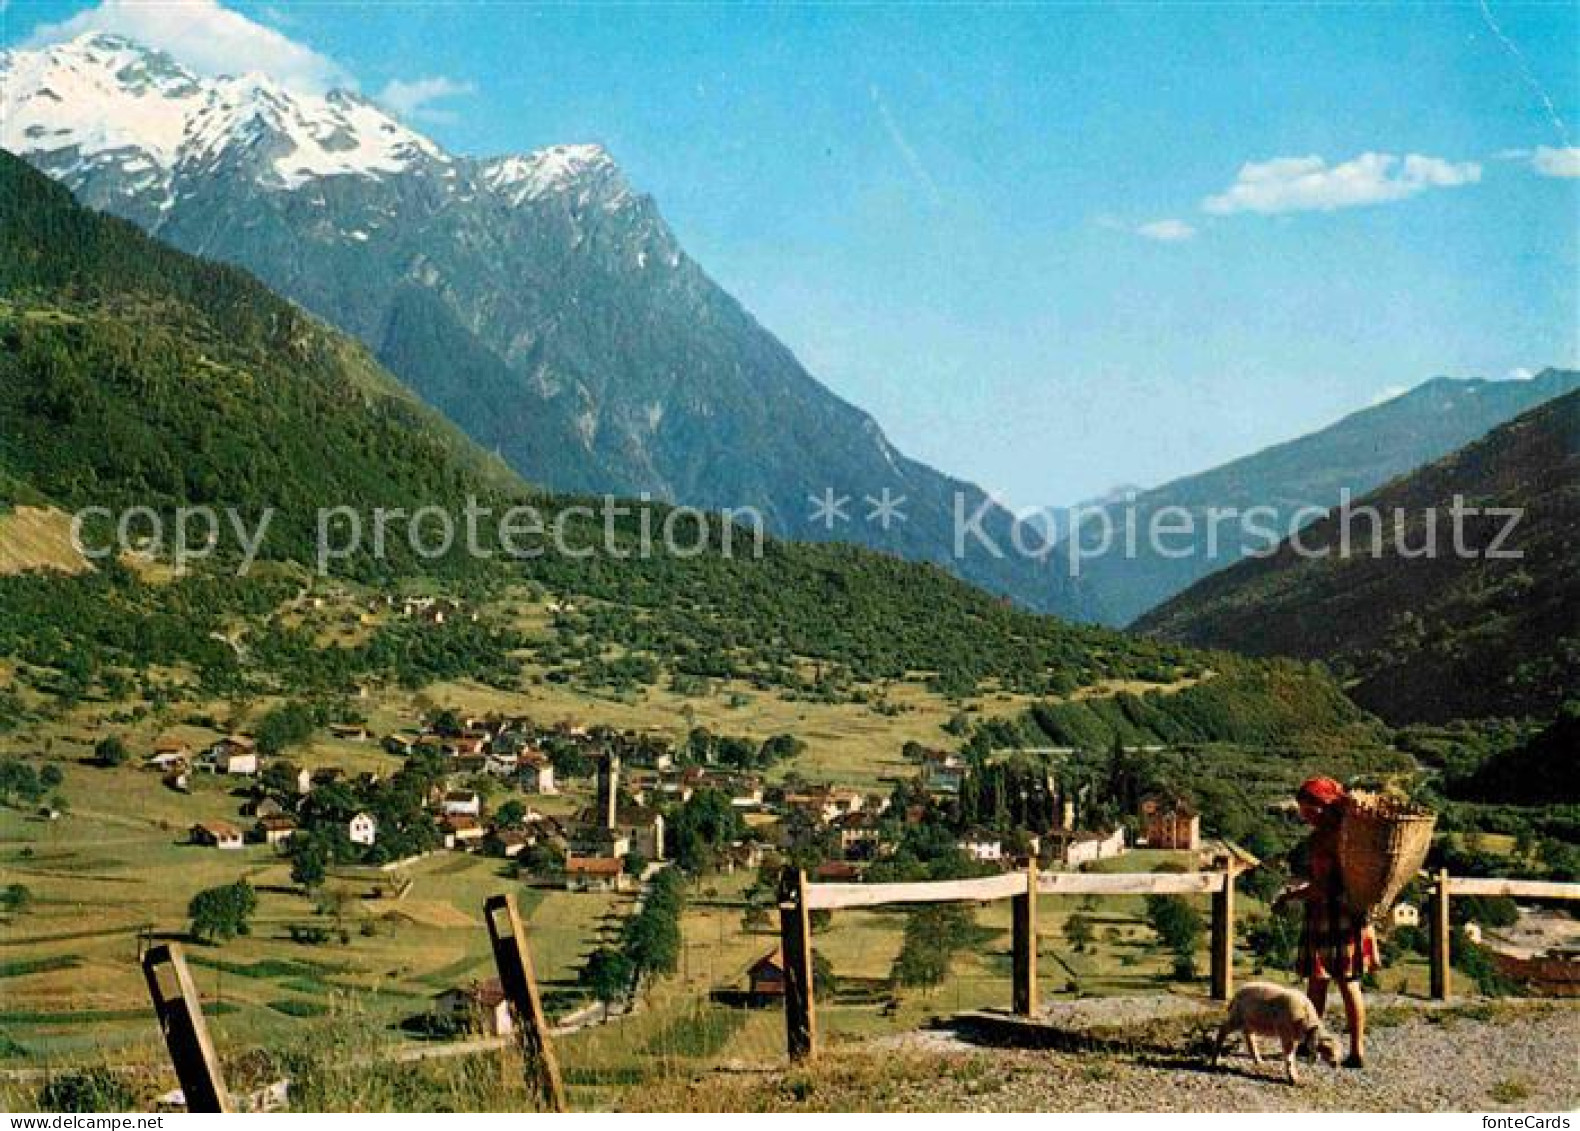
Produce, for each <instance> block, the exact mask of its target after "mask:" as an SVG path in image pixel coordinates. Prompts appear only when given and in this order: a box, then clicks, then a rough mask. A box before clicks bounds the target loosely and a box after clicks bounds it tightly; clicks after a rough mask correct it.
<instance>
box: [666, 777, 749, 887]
mask: <svg viewBox="0 0 1580 1131" xmlns="http://www.w3.org/2000/svg"><path fill="white" fill-rule="evenodd" d="M666 831H667V833H668V835H667V836H666V837H665V840H666V841H667V842H668V844H669V845H672V846H673V847H672V848H671V849H670V855H671V856H672V857H673V858H674V860H675V863H676V864H677V865H679V866H680V867H681V868H683V869H685V870H686V871H687V872H690V873H692V874H693V875H697V874H699V873H701V872H703V871H705V870H706V869H708V868H709V867H711V866H712V864H713V860H714V858H715V856H716V854H717V853H718V852H719V851H720V850H721V849H723V848H725V847H727V846H729V845H730V844H731V843H733V842H734V841H736V840H738V839H739V838H740V837H742V836H744V835H745V832H746V823H745V821H744V820H742V818H741V815H740V813H739V812H738V811H737V810H736V808H735V807H734V806H733V805H731V804H730V799H729V798H728V797H727V796H725V795H724V793H723V792H721V791H720V790H717V789H699V790H697V791H696V792H695V793H693V794H692V795H691V796H690V797H689V798H688V799H687V800H686V803H685V804H684V805H682V806H681V807H680V809H679V810H677V811H676V813H675V819H674V821H673V822H672V823H671V824H670V826H669V828H668V829H667V830H666Z"/></svg>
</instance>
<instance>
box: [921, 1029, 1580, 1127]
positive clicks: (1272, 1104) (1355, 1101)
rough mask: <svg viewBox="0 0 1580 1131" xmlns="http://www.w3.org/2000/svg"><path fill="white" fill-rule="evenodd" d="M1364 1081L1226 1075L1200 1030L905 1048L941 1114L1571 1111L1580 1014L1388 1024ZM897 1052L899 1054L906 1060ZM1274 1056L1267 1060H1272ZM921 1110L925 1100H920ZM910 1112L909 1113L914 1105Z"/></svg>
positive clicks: (927, 1040)
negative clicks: (993, 1046)
mask: <svg viewBox="0 0 1580 1131" xmlns="http://www.w3.org/2000/svg"><path fill="white" fill-rule="evenodd" d="M1378 1020H1379V1021H1380V1022H1382V1024H1379V1025H1378V1026H1376V1027H1375V1028H1374V1030H1373V1033H1372V1034H1371V1035H1370V1041H1369V1048H1368V1060H1367V1066H1366V1067H1365V1068H1364V1069H1361V1070H1359V1071H1355V1070H1345V1069H1336V1068H1329V1067H1327V1066H1326V1065H1314V1066H1313V1065H1305V1064H1302V1066H1301V1084H1300V1085H1299V1086H1298V1087H1291V1086H1289V1085H1288V1084H1285V1083H1284V1081H1283V1075H1282V1072H1283V1070H1282V1066H1281V1065H1280V1064H1278V1063H1277V1062H1276V1060H1275V1059H1274V1058H1272V1057H1268V1058H1267V1061H1266V1063H1264V1064H1263V1065H1262V1067H1261V1068H1258V1067H1257V1066H1256V1065H1255V1064H1253V1063H1252V1061H1251V1058H1250V1056H1249V1055H1248V1054H1247V1053H1246V1052H1245V1050H1244V1045H1243V1043H1242V1044H1240V1045H1239V1047H1238V1048H1237V1049H1235V1050H1234V1053H1233V1055H1230V1056H1228V1057H1226V1059H1225V1061H1224V1062H1223V1064H1222V1065H1220V1067H1219V1068H1218V1069H1217V1070H1212V1069H1209V1068H1208V1067H1206V1065H1205V1064H1204V1063H1203V1061H1202V1059H1201V1057H1200V1056H1199V1054H1198V1052H1197V1049H1198V1048H1199V1041H1200V1035H1199V1034H1200V1030H1199V1029H1192V1030H1187V1031H1185V1032H1182V1033H1179V1034H1178V1036H1179V1037H1180V1038H1181V1039H1180V1041H1179V1043H1178V1045H1177V1049H1178V1051H1173V1052H1170V1051H1168V1050H1167V1048H1166V1042H1160V1041H1149V1042H1148V1044H1149V1046H1151V1047H1148V1048H1145V1049H1141V1050H1138V1051H1135V1052H1106V1051H1105V1052H1065V1051H1041V1050H1030V1049H998V1050H995V1051H994V1052H992V1053H991V1054H985V1053H983V1052H982V1051H981V1050H980V1049H979V1048H976V1047H974V1046H971V1045H967V1044H965V1043H964V1042H962V1041H960V1040H959V1038H957V1037H954V1036H952V1035H950V1034H946V1033H937V1034H916V1035H914V1037H913V1038H912V1039H911V1040H910V1041H909V1042H907V1044H906V1045H902V1046H901V1047H902V1048H908V1049H909V1051H911V1052H912V1053H913V1054H915V1055H918V1056H919V1057H921V1058H922V1059H923V1060H924V1061H926V1060H932V1059H937V1060H938V1061H941V1062H942V1063H938V1064H937V1065H936V1066H935V1069H936V1070H935V1071H934V1072H933V1073H931V1074H930V1078H929V1079H928V1082H927V1088H926V1094H925V1102H923V1103H920V1104H919V1105H918V1106H921V1107H925V1108H927V1109H929V1110H937V1111H1334V1110H1338V1111H1356V1110H1366V1111H1486V1110H1516V1111H1527V1112H1540V1111H1547V1112H1553V1111H1572V1110H1575V1109H1576V1108H1577V1107H1580V1006H1575V1005H1545V1004H1543V1005H1532V1006H1525V1007H1520V1006H1514V1007H1498V1008H1487V1007H1481V1008H1477V1007H1471V1008H1468V1009H1457V1010H1438V1011H1430V1012H1427V1011H1412V1012H1411V1013H1409V1014H1405V1015H1399V1014H1394V1015H1391V1016H1390V1015H1387V1014H1384V1015H1381V1016H1379V1018H1378ZM1265 1043H1267V1042H1264V1044H1265ZM896 1051H899V1050H898V1049H897V1050H896ZM1265 1055H1266V1054H1265V1053H1264V1056H1265ZM915 1098H916V1100H923V1097H922V1096H916V1097H915ZM906 1106H909V1105H908V1104H907V1105H906Z"/></svg>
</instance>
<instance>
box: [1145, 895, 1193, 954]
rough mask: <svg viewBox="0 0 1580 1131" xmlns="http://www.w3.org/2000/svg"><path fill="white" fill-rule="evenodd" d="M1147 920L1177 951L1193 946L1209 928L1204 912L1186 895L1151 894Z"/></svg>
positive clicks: (1165, 943)
mask: <svg viewBox="0 0 1580 1131" xmlns="http://www.w3.org/2000/svg"><path fill="white" fill-rule="evenodd" d="M1147 922H1148V923H1149V924H1151V927H1152V929H1153V930H1154V931H1156V932H1157V936H1158V941H1159V942H1160V943H1162V944H1163V945H1164V946H1166V947H1168V949H1170V950H1172V951H1175V952H1180V951H1189V950H1193V949H1194V948H1195V946H1196V943H1197V942H1198V941H1199V940H1200V939H1201V936H1202V933H1203V931H1205V930H1206V923H1205V921H1204V920H1203V919H1202V916H1201V912H1200V911H1198V910H1196V907H1195V905H1194V904H1192V903H1191V901H1190V900H1188V899H1186V898H1185V897H1184V896H1182V895H1149V896H1147Z"/></svg>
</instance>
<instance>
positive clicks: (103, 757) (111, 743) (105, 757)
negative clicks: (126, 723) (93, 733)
mask: <svg viewBox="0 0 1580 1131" xmlns="http://www.w3.org/2000/svg"><path fill="white" fill-rule="evenodd" d="M131 756H132V752H131V751H130V750H128V749H126V743H124V742H122V741H121V739H120V736H119V735H114V734H111V735H106V736H105V737H104V738H101V739H99V741H98V742H96V743H95V744H94V747H93V760H94V761H95V762H97V763H99V765H101V766H119V765H121V764H123V763H124V762H125V761H126V759H128V758H130V757H131Z"/></svg>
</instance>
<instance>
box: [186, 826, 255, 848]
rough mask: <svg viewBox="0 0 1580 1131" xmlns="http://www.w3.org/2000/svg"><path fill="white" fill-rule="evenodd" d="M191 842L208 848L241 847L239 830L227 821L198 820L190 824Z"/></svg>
mask: <svg viewBox="0 0 1580 1131" xmlns="http://www.w3.org/2000/svg"><path fill="white" fill-rule="evenodd" d="M192 843H193V844H206V845H208V846H209V847H210V848H227V849H228V848H240V847H242V843H243V841H242V835H241V830H240V829H238V828H237V827H236V826H235V825H233V824H231V823H230V822H229V821H199V822H198V823H197V824H195V825H193V826H192Z"/></svg>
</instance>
